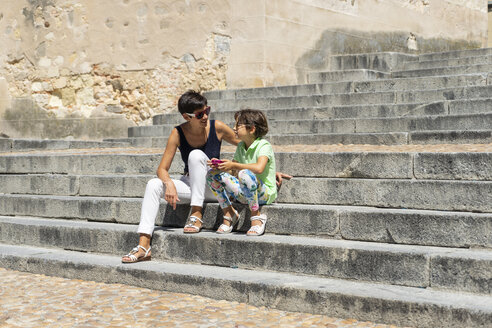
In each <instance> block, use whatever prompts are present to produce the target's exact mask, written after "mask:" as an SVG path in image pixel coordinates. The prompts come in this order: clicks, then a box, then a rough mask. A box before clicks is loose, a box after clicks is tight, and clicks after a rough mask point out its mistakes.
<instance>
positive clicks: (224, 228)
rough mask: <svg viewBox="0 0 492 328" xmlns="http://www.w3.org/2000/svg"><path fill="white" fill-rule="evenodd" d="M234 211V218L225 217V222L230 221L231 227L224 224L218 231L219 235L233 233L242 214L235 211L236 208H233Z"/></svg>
mask: <svg viewBox="0 0 492 328" xmlns="http://www.w3.org/2000/svg"><path fill="white" fill-rule="evenodd" d="M232 210H233V211H234V215H233V216H232V218H231V217H230V216H224V220H226V221H229V225H227V224H224V223H222V224H221V225H220V226H219V228H218V229H217V233H220V234H224V233H231V232H232V229H234V226H235V225H236V224H237V222H238V221H239V217H240V214H239V213H238V212H237V211H236V210H235V209H234V207H233V208H232Z"/></svg>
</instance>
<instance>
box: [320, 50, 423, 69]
mask: <svg viewBox="0 0 492 328" xmlns="http://www.w3.org/2000/svg"><path fill="white" fill-rule="evenodd" d="M416 60H418V56H414V55H408V54H402V53H396V52H383V53H369V54H356V55H340V56H331V57H330V69H332V70H351V69H371V70H376V71H380V72H391V71H392V70H393V69H394V68H395V67H397V65H398V63H399V62H401V61H410V62H411V61H416Z"/></svg>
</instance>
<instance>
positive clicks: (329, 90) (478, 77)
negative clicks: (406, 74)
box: [204, 73, 490, 100]
mask: <svg viewBox="0 0 492 328" xmlns="http://www.w3.org/2000/svg"><path fill="white" fill-rule="evenodd" d="M311 74H312V75H313V78H314V76H317V75H319V74H320V73H311ZM487 75H488V74H487V73H478V74H463V75H450V76H438V77H435V76H427V77H417V78H398V79H381V80H371V81H354V82H333V83H325V82H324V81H321V80H320V82H319V83H318V84H300V85H286V86H275V87H264V88H246V89H232V90H217V91H207V92H204V95H205V96H206V97H207V99H208V100H219V99H245V98H262V97H267V98H275V97H291V96H303V95H312V94H336V93H350V92H385V91H409V90H422V86H425V87H426V88H428V89H431V90H434V89H444V88H456V87H465V86H479V85H486V84H487ZM489 84H490V83H489Z"/></svg>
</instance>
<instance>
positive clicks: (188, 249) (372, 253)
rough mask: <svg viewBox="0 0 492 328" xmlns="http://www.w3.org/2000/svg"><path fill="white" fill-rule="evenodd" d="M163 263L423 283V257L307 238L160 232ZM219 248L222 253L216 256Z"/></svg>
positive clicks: (425, 273)
mask: <svg viewBox="0 0 492 328" xmlns="http://www.w3.org/2000/svg"><path fill="white" fill-rule="evenodd" d="M163 239H165V240H164V241H163V243H162V245H161V248H160V251H162V252H163V253H164V254H165V255H164V257H165V259H168V260H171V259H172V260H174V261H179V262H185V263H186V262H187V263H190V262H192V263H193V262H194V263H202V264H207V265H217V266H238V267H240V268H249V269H255V270H257V269H262V270H270V271H280V272H296V273H304V274H312V275H316V276H321V277H323V276H324V277H334V278H343V279H355V280H364V281H379V282H385V283H391V284H397V285H405V286H419V287H424V286H427V285H428V284H429V281H428V279H429V278H428V277H429V272H428V269H427V266H428V265H429V263H428V256H427V255H426V254H425V253H424V252H418V251H413V250H410V251H407V252H405V250H404V249H403V247H398V246H389V245H374V244H367V245H365V244H363V243H360V242H352V241H339V240H328V239H325V240H321V239H312V238H307V237H292V236H289V237H285V236H269V237H268V240H265V239H258V240H254V241H252V240H251V238H248V237H247V236H244V235H237V236H236V235H232V236H221V237H217V235H216V234H214V233H201V234H199V235H197V236H189V235H185V234H183V233H182V232H175V233H166V234H165V236H164V237H163ZM218 249H222V250H223V252H220V251H219V252H217V250H218Z"/></svg>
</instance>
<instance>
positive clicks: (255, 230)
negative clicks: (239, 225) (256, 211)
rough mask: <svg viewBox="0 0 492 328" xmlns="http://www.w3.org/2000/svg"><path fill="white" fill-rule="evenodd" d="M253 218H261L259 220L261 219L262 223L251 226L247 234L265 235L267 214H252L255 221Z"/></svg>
mask: <svg viewBox="0 0 492 328" xmlns="http://www.w3.org/2000/svg"><path fill="white" fill-rule="evenodd" d="M253 220H259V221H261V224H259V225H255V226H251V228H249V230H248V232H246V235H247V236H261V235H263V233H265V226H266V222H267V216H266V215H265V214H260V215H257V216H252V217H251V221H253Z"/></svg>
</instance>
